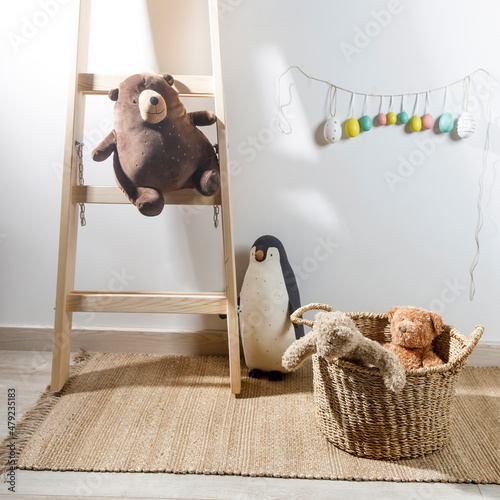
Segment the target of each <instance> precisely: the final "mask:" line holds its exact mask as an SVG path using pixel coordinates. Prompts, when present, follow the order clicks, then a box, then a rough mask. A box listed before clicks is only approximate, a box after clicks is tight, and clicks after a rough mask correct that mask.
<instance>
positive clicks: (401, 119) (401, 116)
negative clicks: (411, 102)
mask: <svg viewBox="0 0 500 500" xmlns="http://www.w3.org/2000/svg"><path fill="white" fill-rule="evenodd" d="M409 119H410V117H409V116H408V113H407V112H406V111H401V113H399V123H402V124H403V125H404V124H405V123H408V120H409Z"/></svg>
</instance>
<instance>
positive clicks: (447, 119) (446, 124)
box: [439, 113, 453, 134]
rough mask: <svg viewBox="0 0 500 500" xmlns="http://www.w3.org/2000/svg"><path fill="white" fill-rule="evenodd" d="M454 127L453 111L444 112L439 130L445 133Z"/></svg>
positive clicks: (440, 119)
mask: <svg viewBox="0 0 500 500" xmlns="http://www.w3.org/2000/svg"><path fill="white" fill-rule="evenodd" d="M452 129H453V116H451V113H443V114H442V115H441V117H440V118H439V130H441V132H443V133H444V134H446V133H448V132H451V131H452Z"/></svg>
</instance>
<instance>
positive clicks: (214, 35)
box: [209, 0, 241, 394]
mask: <svg viewBox="0 0 500 500" xmlns="http://www.w3.org/2000/svg"><path fill="white" fill-rule="evenodd" d="M209 15H210V38H211V46H212V68H213V75H214V94H215V95H214V99H215V114H216V115H217V142H218V145H219V163H220V174H221V215H222V235H223V236H222V237H223V250H224V268H225V269H224V270H225V280H226V297H227V310H228V312H227V331H228V344H229V371H230V380H231V392H232V393H233V394H239V393H240V390H241V373H240V344H239V326H238V310H237V298H238V297H237V295H238V294H237V288H236V264H235V256H234V242H233V232H232V220H231V203H230V182H229V157H228V144H227V136H226V109H225V104H224V87H223V82H222V61H221V51H220V32H219V8H218V4H217V0H209Z"/></svg>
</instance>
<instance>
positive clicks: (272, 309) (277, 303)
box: [240, 265, 295, 372]
mask: <svg viewBox="0 0 500 500" xmlns="http://www.w3.org/2000/svg"><path fill="white" fill-rule="evenodd" d="M261 267H263V266H261V265H251V266H250V267H249V269H248V270H247V273H246V275H245V279H244V281H243V285H242V288H241V293H240V310H241V312H240V330H241V337H242V344H243V352H244V354H245V361H246V364H247V366H248V368H249V369H250V370H252V369H255V368H256V369H259V370H262V371H266V372H270V371H280V372H286V371H287V370H286V369H285V368H283V366H282V365H281V358H282V356H283V353H284V352H285V351H286V349H287V348H288V346H290V344H292V342H294V340H295V328H294V326H293V324H292V322H291V321H290V317H289V311H288V304H289V298H288V292H287V289H286V286H285V281H284V278H283V275H282V273H281V267H280V266H277V267H275V268H274V269H269V268H267V269H266V270H265V273H264V272H261V270H260V269H261Z"/></svg>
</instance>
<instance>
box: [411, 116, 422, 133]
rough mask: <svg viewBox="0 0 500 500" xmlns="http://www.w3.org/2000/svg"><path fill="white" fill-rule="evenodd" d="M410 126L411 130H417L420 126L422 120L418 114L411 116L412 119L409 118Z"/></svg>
mask: <svg viewBox="0 0 500 500" xmlns="http://www.w3.org/2000/svg"><path fill="white" fill-rule="evenodd" d="M410 128H411V130H412V132H419V131H420V130H421V128H422V120H421V118H420V116H417V115H415V116H413V117H412V119H411V120H410Z"/></svg>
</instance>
